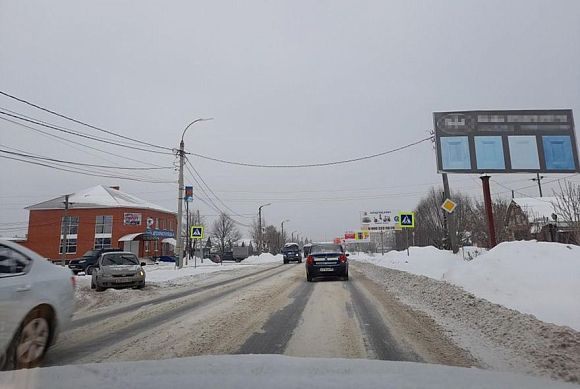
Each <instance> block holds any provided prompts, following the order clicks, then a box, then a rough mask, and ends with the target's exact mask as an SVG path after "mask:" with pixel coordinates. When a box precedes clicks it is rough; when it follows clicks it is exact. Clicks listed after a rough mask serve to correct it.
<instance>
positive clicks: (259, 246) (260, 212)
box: [258, 203, 272, 255]
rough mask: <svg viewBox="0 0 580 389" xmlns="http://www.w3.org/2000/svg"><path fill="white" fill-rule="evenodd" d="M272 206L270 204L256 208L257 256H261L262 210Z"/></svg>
mask: <svg viewBox="0 0 580 389" xmlns="http://www.w3.org/2000/svg"><path fill="white" fill-rule="evenodd" d="M268 205H272V204H271V203H268V204H264V205H260V206H259V207H258V255H259V254H262V208H264V207H267V206H268Z"/></svg>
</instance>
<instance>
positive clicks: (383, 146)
mask: <svg viewBox="0 0 580 389" xmlns="http://www.w3.org/2000/svg"><path fill="white" fill-rule="evenodd" d="M579 20H580V1H577V0H569V1H531V0H522V1H505V0H499V1H465V0H457V1H443V0H441V1H406V0H405V1H335V0H332V1H330V0H329V1H295V0H293V1H269V2H267V1H231V2H230V1H204V2H198V1H142V0H139V1H118V0H115V1H92V2H88V1H7V0H0V90H3V91H6V92H9V93H12V94H14V95H16V96H19V97H22V98H25V99H28V100H30V101H33V102H35V103H38V104H40V105H43V106H46V107H49V108H51V109H53V110H55V111H58V112H61V113H64V114H67V115H70V116H72V117H75V118H77V119H81V120H83V121H86V122H89V123H91V124H95V125H98V126H101V127H104V128H107V129H110V130H114V131H117V132H119V133H121V134H123V135H126V136H131V137H135V138H139V139H143V140H146V141H148V142H152V143H155V144H160V145H164V146H170V147H177V145H178V142H179V138H180V136H181V132H182V131H183V128H184V127H185V126H186V125H187V124H188V123H189V122H190V121H192V120H193V119H196V118H199V117H214V118H215V120H214V121H211V122H205V123H198V124H196V125H195V127H194V128H192V129H191V130H190V132H189V133H188V135H187V136H186V141H185V143H186V148H187V149H188V150H191V151H194V152H199V153H202V154H206V155H210V156H214V157H219V158H225V159H230V160H238V161H244V162H255V163H270V164H272V163H273V164H278V163H279V164H284V163H289V164H291V163H310V162H323V161H328V160H337V159H344V158H349V157H356V156H360V155H365V154H371V153H376V152H381V151H384V150H387V149H390V148H394V147H397V146H400V145H403V144H406V143H410V142H412V141H415V140H418V139H421V138H424V137H425V136H427V131H428V130H430V129H431V128H432V112H433V111H443V110H467V109H528V108H529V109H533V108H571V109H573V110H574V112H575V113H576V116H577V117H578V116H579V114H578V112H580V111H579V108H580V23H579ZM0 107H2V108H8V109H11V110H14V111H17V112H19V113H23V114H27V115H30V116H33V117H35V118H39V119H43V120H46V121H50V122H52V123H57V124H60V125H65V126H67V127H70V128H75V129H77V130H82V131H85V132H88V133H92V134H98V133H96V132H94V131H92V130H90V129H87V128H83V127H82V126H78V125H74V124H73V123H67V122H66V121H63V120H60V119H58V118H55V117H53V116H51V115H48V114H45V113H42V112H39V111H37V110H34V109H32V108H30V107H27V106H25V105H22V104H19V103H16V102H14V101H11V100H9V99H7V98H5V97H2V96H0ZM47 131H50V130H47ZM100 135H103V134H100ZM59 136H66V137H69V136H67V135H66V134H59ZM69 138H71V139H74V138H72V137H69ZM75 140H76V141H80V142H83V143H86V144H90V145H92V146H94V147H98V148H104V149H106V150H109V151H111V152H114V153H117V154H123V155H126V156H128V157H130V158H134V159H138V160H143V161H146V162H149V163H155V164H160V165H163V166H171V165H172V164H173V163H174V162H175V158H174V157H172V156H165V155H156V154H151V153H144V152H139V151H134V150H133V151H132V150H128V149H123V148H119V147H115V146H112V145H106V144H99V143H94V142H90V141H87V140H82V139H75ZM0 144H2V145H4V146H9V147H14V148H19V149H23V150H27V151H28V152H31V153H37V154H42V155H44V156H52V157H57V158H61V159H67V160H73V161H83V162H88V163H99V164H111V163H114V164H115V165H119V166H121V165H125V166H137V165H139V164H138V163H136V162H131V161H127V160H122V159H119V158H117V157H113V156H106V155H103V154H100V153H98V152H95V151H90V150H85V151H83V150H84V149H83V148H82V147H80V146H74V147H75V148H72V147H70V146H69V145H67V144H65V143H63V142H59V141H56V140H54V139H51V138H48V137H45V136H41V135H38V134H36V133H34V132H32V131H29V130H26V129H23V128H20V127H17V126H15V125H12V124H9V123H6V122H0ZM89 153H91V154H89ZM98 155H101V156H102V157H97V156H98ZM103 158H104V159H103ZM191 162H192V163H193V164H194V166H195V167H196V168H197V169H198V171H199V172H200V173H201V175H202V176H203V177H204V179H205V180H206V182H207V183H208V184H209V186H210V187H211V188H212V189H213V190H214V191H215V192H216V193H217V194H218V196H219V197H220V198H221V199H222V200H223V201H224V202H225V203H226V204H228V205H229V206H230V207H231V208H233V209H234V210H236V211H237V212H238V213H240V214H244V215H246V214H248V215H250V214H255V213H256V212H257V208H258V206H259V205H260V204H263V203H266V202H272V203H273V205H272V206H271V207H268V208H266V209H265V217H266V219H267V222H268V223H272V224H276V225H279V223H280V221H281V220H283V219H291V222H290V223H288V224H287V229H288V231H293V230H298V231H300V233H301V234H303V235H304V234H306V235H308V236H309V237H311V238H314V239H330V238H333V237H335V236H338V235H342V234H343V233H344V231H345V230H352V229H356V228H357V227H358V224H359V211H360V210H363V209H377V208H384V209H392V210H408V209H412V208H413V207H414V206H415V205H416V203H417V202H418V200H419V199H420V197H421V195H422V194H424V193H425V192H426V191H427V190H428V189H429V186H430V185H432V184H438V183H439V182H440V176H439V175H438V174H437V173H436V166H435V155H434V152H433V150H432V147H431V145H430V144H429V143H423V144H421V145H418V146H416V147H414V148H411V149H409V150H406V151H405V152H400V153H396V154H392V155H389V156H385V157H382V158H377V159H374V160H370V161H364V162H359V163H353V164H350V165H342V166H336V167H325V168H312V169H294V170H281V169H271V170H268V169H256V168H244V167H235V166H228V165H221V164H218V163H215V162H210V161H205V160H200V159H197V158H195V157H192V158H191ZM0 174H1V177H2V184H1V185H0V201H1V204H0V223H2V224H0V228H2V226H4V228H5V230H4V231H0V235H11V234H13V233H14V232H18V231H12V230H9V231H6V226H8V227H12V226H13V225H11V224H8V223H13V222H14V223H15V222H24V221H26V220H27V217H28V215H27V212H26V211H25V210H23V207H24V206H26V205H29V204H32V203H35V202H38V201H42V200H45V199H49V198H52V197H56V196H58V195H62V194H65V193H70V192H74V191H77V190H80V189H83V188H86V187H89V186H93V185H96V184H104V185H120V186H121V189H122V190H125V191H127V192H129V193H133V194H135V195H138V196H140V197H143V198H145V199H147V200H150V201H153V202H156V203H158V204H160V205H162V206H165V207H168V208H170V209H176V200H175V198H176V193H175V192H176V185H172V184H149V183H142V182H131V181H122V180H119V179H106V178H96V177H87V176H81V175H76V174H72V173H67V172H59V171H56V170H52V169H47V168H43V167H39V166H32V165H25V164H22V163H19V162H15V161H9V160H5V159H3V160H0ZM131 174H135V175H139V176H144V175H148V176H152V177H157V178H161V179H163V180H168V179H169V180H176V177H177V174H176V173H175V172H174V171H157V172H147V173H143V172H132V173H131ZM186 177H187V175H186ZM551 177H553V178H558V176H557V175H553V176H551ZM530 178H532V176H531V175H529V174H528V175H525V174H524V175H522V174H520V175H509V176H508V175H501V176H500V175H498V176H497V177H496V179H497V180H498V181H499V182H501V183H504V184H505V185H507V186H509V187H513V188H521V187H524V186H528V185H530V184H533V182H530V181H529V179H530ZM186 181H191V180H187V179H186ZM478 181H479V180H478V179H477V177H476V176H469V175H454V176H452V177H451V186H452V189H461V190H463V191H465V192H468V193H470V194H473V195H474V196H479V195H480V192H481V189H480V184H479V182H478ZM549 188H550V185H546V192H550V190H549ZM492 191H493V192H495V193H500V195H501V192H505V191H506V190H505V189H504V188H502V187H499V186H498V185H496V184H494V185H493V186H492ZM521 192H523V193H526V194H529V195H533V196H536V195H537V189H536V188H530V189H523V190H521ZM199 194H200V195H201V196H203V194H202V193H199ZM504 195H505V194H504ZM194 204H195V206H199V207H200V209H201V212H202V214H206V215H214V214H215V213H216V212H215V211H213V210H211V209H209V208H208V207H207V206H205V205H203V204H200V203H199V201H196V202H195V203H194ZM220 205H221V204H220ZM208 219H209V220H211V217H208ZM238 219H239V220H241V221H245V222H248V220H249V219H243V218H238ZM20 232H21V231H20ZM244 232H245V231H244Z"/></svg>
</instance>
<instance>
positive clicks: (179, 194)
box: [175, 118, 213, 269]
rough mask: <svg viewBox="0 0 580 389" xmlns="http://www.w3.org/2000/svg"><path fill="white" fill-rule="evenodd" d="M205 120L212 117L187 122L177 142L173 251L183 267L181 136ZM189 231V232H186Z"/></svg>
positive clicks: (182, 143)
mask: <svg viewBox="0 0 580 389" xmlns="http://www.w3.org/2000/svg"><path fill="white" fill-rule="evenodd" d="M207 120H213V118H208V119H196V120H194V121H192V122H191V123H189V124H188V125H187V127H185V129H184V130H183V133H182V134H181V142H179V151H178V153H179V181H178V189H177V232H176V234H175V235H176V238H177V239H176V242H175V251H176V252H177V262H176V263H175V265H176V266H177V267H178V268H180V269H181V268H182V267H183V237H182V233H181V232H182V231H181V228H182V220H181V219H183V191H184V189H185V188H184V187H183V165H184V160H185V144H184V142H183V138H184V137H185V133H186V132H187V130H188V129H189V127H191V126H192V125H194V124H195V123H198V122H203V121H207ZM188 233H189V232H188Z"/></svg>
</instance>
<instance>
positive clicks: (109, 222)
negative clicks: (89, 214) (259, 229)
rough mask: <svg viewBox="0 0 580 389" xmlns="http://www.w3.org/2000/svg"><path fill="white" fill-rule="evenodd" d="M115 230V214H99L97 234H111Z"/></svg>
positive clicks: (96, 226) (96, 227) (96, 224)
mask: <svg viewBox="0 0 580 389" xmlns="http://www.w3.org/2000/svg"><path fill="white" fill-rule="evenodd" d="M112 232H113V216H97V220H96V223H95V234H111V233H112Z"/></svg>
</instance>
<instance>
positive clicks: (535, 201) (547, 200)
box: [512, 197, 557, 221]
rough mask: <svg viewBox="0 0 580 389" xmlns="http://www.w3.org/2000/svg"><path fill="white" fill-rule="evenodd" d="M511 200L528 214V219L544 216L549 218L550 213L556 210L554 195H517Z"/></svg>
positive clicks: (543, 217) (542, 217)
mask: <svg viewBox="0 0 580 389" xmlns="http://www.w3.org/2000/svg"><path fill="white" fill-rule="evenodd" d="M512 202H513V203H515V204H516V205H517V206H519V207H520V208H521V210H522V211H524V212H525V213H526V214H527V215H528V218H529V219H530V221H532V220H537V219H546V218H547V219H548V220H551V219H552V214H553V213H555V212H556V209H555V207H554V204H557V200H556V197H519V198H514V199H512Z"/></svg>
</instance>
